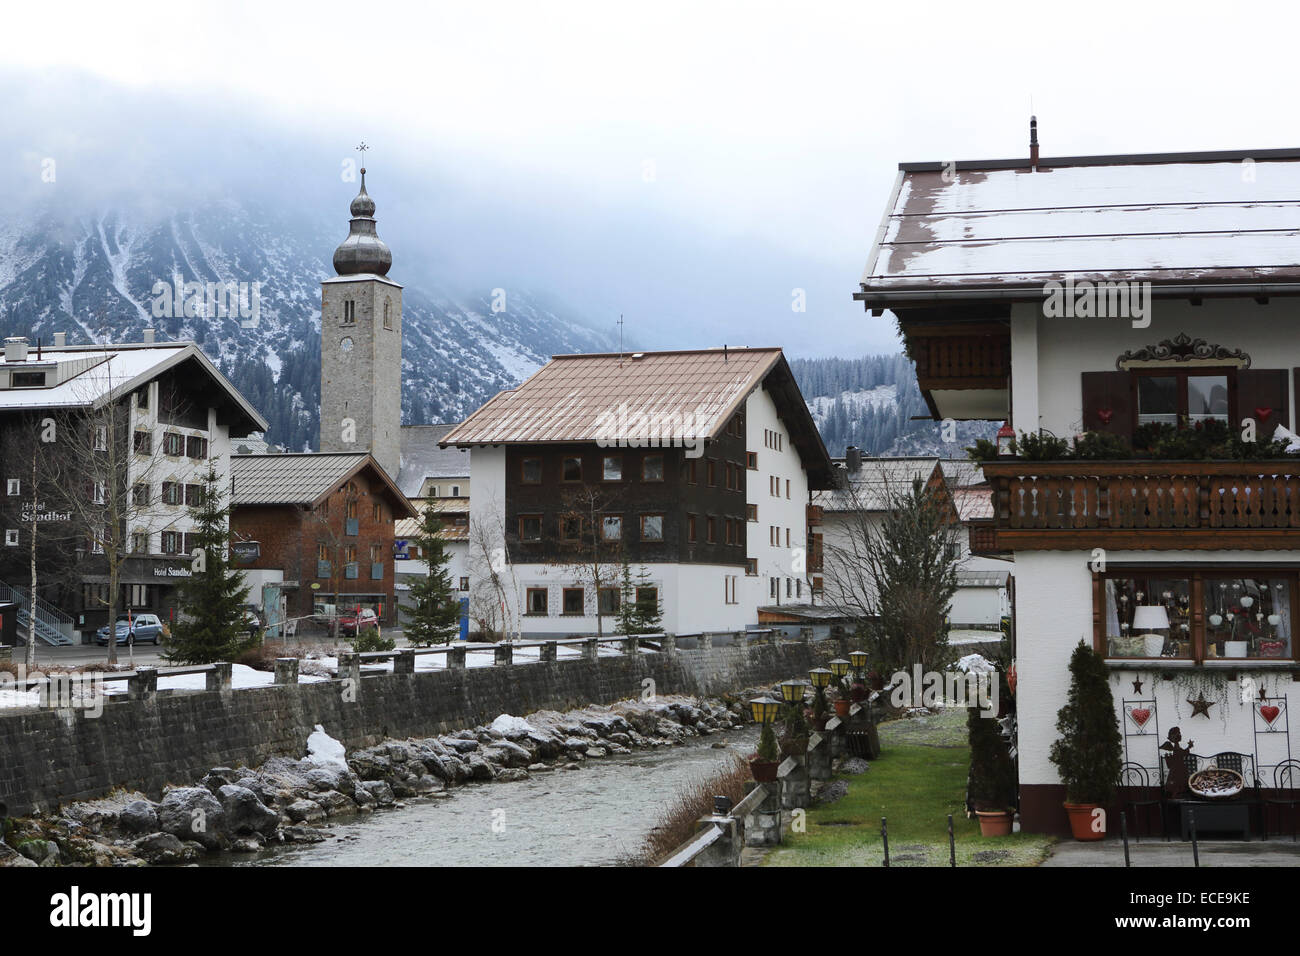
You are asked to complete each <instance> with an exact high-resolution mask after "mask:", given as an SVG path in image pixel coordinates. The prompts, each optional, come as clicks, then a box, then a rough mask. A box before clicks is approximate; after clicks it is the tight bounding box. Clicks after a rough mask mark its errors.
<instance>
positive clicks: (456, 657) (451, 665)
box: [447, 647, 465, 671]
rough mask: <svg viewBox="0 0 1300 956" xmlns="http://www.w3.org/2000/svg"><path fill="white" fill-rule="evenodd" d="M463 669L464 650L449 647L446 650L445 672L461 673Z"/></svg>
mask: <svg viewBox="0 0 1300 956" xmlns="http://www.w3.org/2000/svg"><path fill="white" fill-rule="evenodd" d="M464 669H465V648H464V647H450V648H448V649H447V670H449V671H463V670H464Z"/></svg>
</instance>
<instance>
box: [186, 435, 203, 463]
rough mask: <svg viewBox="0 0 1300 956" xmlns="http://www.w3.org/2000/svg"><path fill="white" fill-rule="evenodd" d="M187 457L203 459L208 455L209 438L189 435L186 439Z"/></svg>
mask: <svg viewBox="0 0 1300 956" xmlns="http://www.w3.org/2000/svg"><path fill="white" fill-rule="evenodd" d="M185 457H186V458H197V459H203V458H207V457H208V440H207V439H206V438H196V437H193V436H191V437H189V438H187V439H185Z"/></svg>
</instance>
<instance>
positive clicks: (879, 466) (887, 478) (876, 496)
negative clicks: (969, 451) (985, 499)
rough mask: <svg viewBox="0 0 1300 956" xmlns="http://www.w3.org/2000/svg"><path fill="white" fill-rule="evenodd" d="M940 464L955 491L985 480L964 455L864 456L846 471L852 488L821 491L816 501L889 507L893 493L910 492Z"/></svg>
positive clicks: (852, 507)
mask: <svg viewBox="0 0 1300 956" xmlns="http://www.w3.org/2000/svg"><path fill="white" fill-rule="evenodd" d="M936 464H937V465H938V466H939V470H940V472H941V473H942V474H943V477H944V481H946V482H947V484H948V487H949V488H951V489H954V492H957V491H959V490H960V489H963V488H964V487H965V486H968V485H972V484H975V483H977V482H979V481H980V480H982V479H981V476H980V472H979V467H978V465H977V464H976V463H975V462H972V461H970V460H968V459H964V458H863V459H862V465H861V467H860V468H859V469H858V471H857V472H854V473H849V472H843V473H842V475H843V477H844V479H845V480H846V481H847V482H848V483H849V487H848V488H837V489H835V490H833V491H823V492H819V493H818V494H817V496H816V498H815V500H814V501H813V503H814V504H819V505H821V506H822V507H823V508H825V510H827V511H858V510H863V511H886V510H888V508H889V502H890V500H891V498H892V496H893V495H896V494H900V493H903V492H907V491H908V490H909V489H910V488H911V486H912V481H913V480H915V479H918V478H919V479H920V480H921V481H929V479H930V476H931V475H932V474H934V467H935V465H936ZM957 507H958V513H959V514H961V510H960V509H961V506H960V504H958V506H957ZM961 517H962V520H966V515H964V514H962V515H961Z"/></svg>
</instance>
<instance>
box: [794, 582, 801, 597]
mask: <svg viewBox="0 0 1300 956" xmlns="http://www.w3.org/2000/svg"><path fill="white" fill-rule="evenodd" d="M794 596H795V597H796V598H802V597H803V578H795V579H794Z"/></svg>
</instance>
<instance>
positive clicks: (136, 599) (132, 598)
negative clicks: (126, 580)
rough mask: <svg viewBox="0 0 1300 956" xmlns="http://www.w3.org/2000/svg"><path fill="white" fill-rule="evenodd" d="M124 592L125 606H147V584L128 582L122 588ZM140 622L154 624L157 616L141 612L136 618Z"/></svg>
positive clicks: (148, 603) (148, 601)
mask: <svg viewBox="0 0 1300 956" xmlns="http://www.w3.org/2000/svg"><path fill="white" fill-rule="evenodd" d="M122 590H123V591H124V592H125V594H126V606H127V607H148V606H149V605H150V603H151V602H150V600H149V585H147V584H128V585H126V586H125V587H123V589H122ZM138 620H139V621H140V623H141V624H156V623H158V621H157V618H155V617H154V616H153V615H152V614H141V615H140V616H139V618H138Z"/></svg>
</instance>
